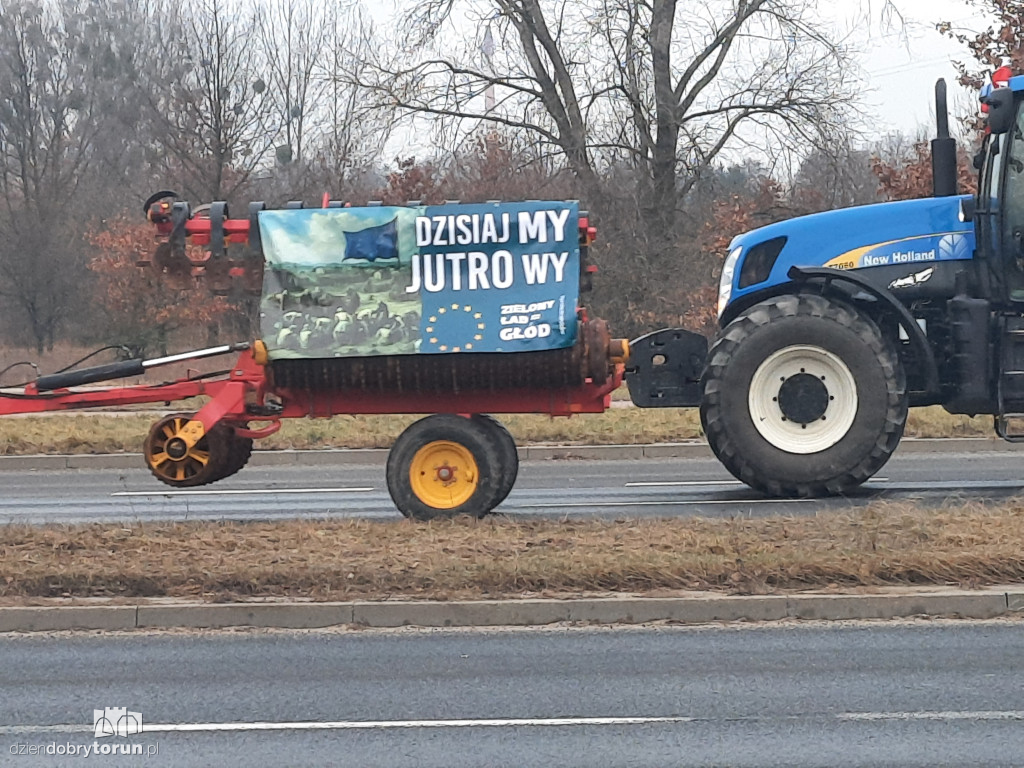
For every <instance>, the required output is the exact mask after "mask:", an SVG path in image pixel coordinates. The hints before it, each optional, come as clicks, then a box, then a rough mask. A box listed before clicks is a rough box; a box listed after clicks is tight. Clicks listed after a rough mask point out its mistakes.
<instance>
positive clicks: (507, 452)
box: [473, 413, 519, 509]
mask: <svg viewBox="0 0 1024 768" xmlns="http://www.w3.org/2000/svg"><path fill="white" fill-rule="evenodd" d="M473 419H474V421H479V422H480V423H481V424H483V425H484V426H486V427H487V428H488V429H490V430H491V431H492V432H493V434H494V437H495V440H496V441H497V444H498V451H499V457H500V460H501V464H500V465H499V475H500V480H499V483H498V492H497V495H496V496H495V497H494V499H493V501H492V502H491V509H493V508H494V507H496V506H498V505H499V504H501V502H503V501H504V500H505V499H506V498H508V495H509V493H510V492H511V491H512V487H513V486H514V485H515V484H516V477H518V476H519V450H518V449H517V448H516V441H515V438H514V437H512V433H511V432H509V431H508V428H507V427H506V426H505V425H504V424H502V423H501V422H500V421H498V420H497V419H496V418H494V417H493V416H491V415H490V414H486V413H478V414H476V415H474V416H473Z"/></svg>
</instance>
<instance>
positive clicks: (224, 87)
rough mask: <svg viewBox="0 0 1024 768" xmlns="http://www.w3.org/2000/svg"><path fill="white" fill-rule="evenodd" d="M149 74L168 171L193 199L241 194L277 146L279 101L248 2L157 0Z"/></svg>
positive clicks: (151, 109) (151, 106)
mask: <svg viewBox="0 0 1024 768" xmlns="http://www.w3.org/2000/svg"><path fill="white" fill-rule="evenodd" d="M150 22H151V28H150V29H151V38H150V39H151V47H152V50H153V52H155V53H156V54H157V55H156V56H153V57H152V58H151V63H152V66H150V67H148V68H147V69H146V71H145V73H144V75H145V79H144V82H143V83H142V88H143V89H144V91H145V94H146V101H147V105H148V110H147V113H148V116H149V118H150V120H151V123H152V128H151V135H152V137H153V141H154V142H156V144H157V146H158V147H159V148H160V149H161V150H162V152H161V153H160V155H161V156H160V158H159V159H160V160H161V161H162V162H161V164H162V166H163V169H164V172H165V175H166V176H167V177H168V178H171V179H175V180H177V182H178V183H179V184H181V185H183V191H184V192H186V193H187V194H188V195H189V196H190V197H191V198H193V199H200V200H207V201H209V200H223V199H229V198H231V197H232V196H233V195H235V194H236V193H237V192H238V191H239V190H240V189H241V188H242V187H244V185H245V184H246V183H248V181H249V179H250V176H251V175H252V174H253V173H254V172H255V171H256V170H257V169H259V168H261V167H262V165H263V163H264V160H265V158H266V157H267V155H268V153H269V152H270V151H271V149H272V148H273V142H274V138H275V132H274V131H273V130H272V129H271V127H270V126H271V124H272V119H271V115H272V112H273V100H272V98H271V93H270V90H269V88H268V84H267V79H266V78H267V74H266V68H267V62H266V61H265V59H264V57H263V56H262V54H261V47H260V46H259V45H258V44H257V43H258V40H259V25H258V24H257V23H256V15H255V11H254V9H253V8H252V7H251V6H249V5H248V4H244V3H240V2H230V1H225V0H186V2H180V3H179V2H171V0H155V1H154V5H153V9H152V13H151V19H150Z"/></svg>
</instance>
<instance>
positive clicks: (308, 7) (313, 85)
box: [256, 0, 330, 165]
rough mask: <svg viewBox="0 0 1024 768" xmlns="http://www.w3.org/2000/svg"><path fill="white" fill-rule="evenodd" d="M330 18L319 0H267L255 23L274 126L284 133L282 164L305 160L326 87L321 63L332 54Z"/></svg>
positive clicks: (278, 155) (279, 147)
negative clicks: (308, 136)
mask: <svg viewBox="0 0 1024 768" xmlns="http://www.w3.org/2000/svg"><path fill="white" fill-rule="evenodd" d="M329 20H330V14H328V13H327V12H325V11H324V9H323V4H322V3H318V2H315V0H269V1H268V2H266V3H264V4H263V5H261V6H260V8H259V15H258V17H257V23H256V27H257V30H258V31H259V40H260V43H261V44H262V47H263V53H264V57H265V61H266V69H267V86H268V87H269V95H270V102H271V104H272V105H273V106H272V110H273V115H274V118H273V123H272V126H271V127H273V128H275V129H276V130H277V132H278V135H279V136H280V137H281V138H280V140H279V143H278V144H277V146H276V151H275V156H276V159H277V161H278V163H280V164H281V165H287V164H289V163H291V162H293V161H295V162H297V163H301V162H302V160H303V150H304V148H305V147H304V139H305V138H306V131H307V127H308V125H309V123H310V122H312V120H314V119H315V117H314V115H313V109H314V107H315V106H316V105H318V104H320V103H322V101H323V97H324V95H325V94H326V91H327V85H328V83H327V82H326V80H325V79H324V78H322V77H319V76H318V69H319V68H320V67H321V66H322V64H321V62H322V61H323V59H324V57H325V56H326V55H328V50H327V44H328V40H329V34H330V29H329V26H328V23H329Z"/></svg>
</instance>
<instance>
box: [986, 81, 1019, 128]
mask: <svg viewBox="0 0 1024 768" xmlns="http://www.w3.org/2000/svg"><path fill="white" fill-rule="evenodd" d="M985 103H986V104H988V128H989V130H990V131H991V132H992V133H994V134H997V135H998V134H1002V133H1008V132H1009V131H1010V128H1012V127H1013V121H1014V114H1013V91H1011V90H1010V89H1009V88H996V89H995V90H994V91H992V93H990V94H989V95H988V96H987V97H986V99H985Z"/></svg>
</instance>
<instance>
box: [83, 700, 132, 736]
mask: <svg viewBox="0 0 1024 768" xmlns="http://www.w3.org/2000/svg"><path fill="white" fill-rule="evenodd" d="M92 727H93V736H95V737H96V738H97V739H99V738H102V737H103V736H131V735H132V734H134V733H142V713H141V712H129V711H128V710H127V709H126V708H125V707H105V708H103V709H94V710H93V711H92Z"/></svg>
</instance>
